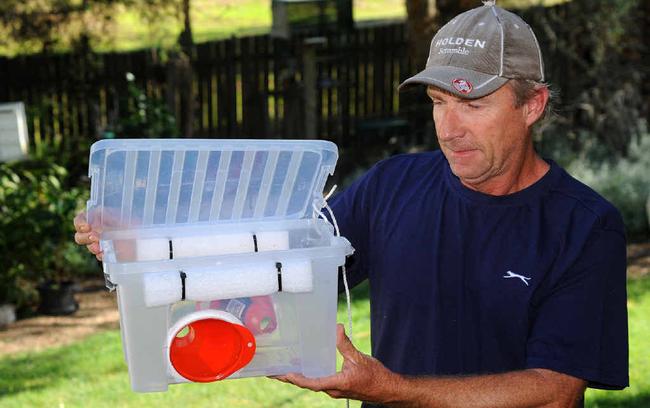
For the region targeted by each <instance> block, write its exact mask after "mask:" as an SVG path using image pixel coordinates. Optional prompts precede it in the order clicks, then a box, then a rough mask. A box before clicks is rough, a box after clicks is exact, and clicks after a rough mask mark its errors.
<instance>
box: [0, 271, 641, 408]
mask: <svg viewBox="0 0 650 408" xmlns="http://www.w3.org/2000/svg"><path fill="white" fill-rule="evenodd" d="M628 290H629V317H630V376H631V383H632V385H631V387H630V388H628V389H626V390H625V391H622V392H604V391H594V390H590V391H588V393H587V407H592V408H596V407H598V408H613V407H648V406H650V350H649V349H648V348H647V347H646V346H647V344H648V339H649V338H650V313H648V312H649V311H650V277H646V278H644V279H636V280H630V281H629V284H628ZM352 297H353V312H352V313H353V319H354V334H355V336H354V340H355V343H356V345H357V346H358V347H360V348H361V349H362V350H363V351H366V352H368V351H369V349H370V337H369V336H370V320H369V317H368V303H367V290H366V287H363V286H362V287H358V288H356V289H355V290H354V291H353V293H352ZM346 319H347V317H346V311H345V302H344V301H342V302H340V303H339V321H341V322H343V321H346ZM177 404H178V405H177ZM351 405H352V406H353V407H358V406H359V404H358V403H356V402H355V403H352V404H351ZM40 406H58V407H111V408H113V407H116V406H119V407H155V408H158V407H163V406H189V407H215V406H218V407H221V406H236V407H296V408H298V407H342V406H344V402H342V401H335V400H331V399H329V398H328V397H327V396H325V395H321V394H315V393H312V392H308V391H304V390H301V389H298V388H295V387H293V386H290V385H287V384H283V383H280V382H277V381H273V380H270V379H267V378H249V379H240V380H232V381H223V382H219V383H213V384H183V385H176V386H171V387H170V389H169V391H168V392H165V393H152V394H136V393H133V392H131V390H130V388H129V384H128V374H127V371H126V365H125V363H124V359H123V358H122V350H121V345H120V334H119V332H118V331H108V332H104V333H100V334H97V335H95V336H92V337H90V338H87V339H86V340H83V341H80V342H78V343H75V344H73V345H70V346H66V347H61V348H56V349H50V350H46V351H43V352H40V353H28V354H22V355H17V356H12V357H5V358H3V359H0V407H3V408H13V407H16V408H18V407H20V408H22V407H40Z"/></svg>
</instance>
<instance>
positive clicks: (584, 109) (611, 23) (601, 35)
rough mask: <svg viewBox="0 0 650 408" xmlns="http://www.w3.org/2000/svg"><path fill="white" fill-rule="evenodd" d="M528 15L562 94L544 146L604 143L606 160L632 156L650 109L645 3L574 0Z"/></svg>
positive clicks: (577, 147)
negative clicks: (630, 151) (629, 149)
mask: <svg viewBox="0 0 650 408" xmlns="http://www.w3.org/2000/svg"><path fill="white" fill-rule="evenodd" d="M523 15H524V18H525V19H526V21H528V22H529V23H530V24H531V26H532V27H533V29H534V31H535V32H536V34H537V37H538V39H539V41H540V44H541V47H542V50H543V52H544V59H545V62H546V64H545V70H546V73H547V80H548V81H549V82H550V83H551V84H552V85H553V86H554V88H556V89H557V90H559V94H560V100H559V104H558V105H557V107H556V108H557V109H556V110H557V113H558V115H557V116H555V117H554V118H553V119H552V120H551V121H549V124H548V125H547V126H546V128H545V129H544V132H543V136H542V137H541V140H540V141H539V142H540V144H541V145H543V146H544V147H545V149H547V150H548V149H553V150H557V149H554V148H553V146H554V145H559V144H561V145H563V146H564V148H565V149H567V150H566V151H565V152H564V153H565V154H571V153H574V154H575V153H577V154H579V153H580V152H581V151H582V150H583V149H584V148H585V146H586V145H587V144H589V143H593V142H595V141H596V142H598V144H599V145H600V146H601V149H600V152H601V153H602V154H603V156H604V157H614V158H618V157H620V156H625V155H626V154H627V147H628V146H629V144H630V141H631V140H632V139H633V138H635V137H637V136H638V135H639V128H638V127H637V126H636V124H637V123H640V122H641V121H642V120H643V119H644V118H647V114H648V109H650V105H648V100H647V96H645V95H646V94H647V92H648V88H647V85H646V83H647V81H646V80H644V76H645V75H647V68H644V62H643V57H642V56H643V53H644V52H646V53H647V51H648V48H647V47H648V45H647V41H644V37H643V31H642V27H643V24H644V23H643V2H642V1H640V0H607V1H593V0H573V1H571V2H569V3H566V4H564V5H561V6H558V7H555V8H547V9H544V8H541V7H539V8H531V9H529V10H526V11H525V12H524V13H523Z"/></svg>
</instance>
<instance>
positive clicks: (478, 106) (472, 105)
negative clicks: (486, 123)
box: [466, 103, 481, 109]
mask: <svg viewBox="0 0 650 408" xmlns="http://www.w3.org/2000/svg"><path fill="white" fill-rule="evenodd" d="M466 105H467V106H469V108H470V109H480V108H481V105H478V104H475V103H468V104H466Z"/></svg>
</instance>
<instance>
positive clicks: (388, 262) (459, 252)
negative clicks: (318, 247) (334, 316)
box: [330, 151, 628, 389]
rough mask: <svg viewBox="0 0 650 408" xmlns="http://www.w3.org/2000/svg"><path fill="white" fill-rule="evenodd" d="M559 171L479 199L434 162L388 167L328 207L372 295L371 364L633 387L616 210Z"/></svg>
mask: <svg viewBox="0 0 650 408" xmlns="http://www.w3.org/2000/svg"><path fill="white" fill-rule="evenodd" d="M549 163H550V170H549V171H548V172H547V173H546V174H545V175H544V176H543V177H542V178H541V179H540V180H539V181H537V182H536V183H534V184H533V185H531V186H529V187H528V188H526V189H524V190H522V191H519V192H516V193H514V194H510V195H506V196H490V195H486V194H483V193H479V192H477V191H474V190H470V189H468V188H466V187H465V186H463V185H462V184H461V182H460V181H459V179H458V178H457V177H456V176H455V175H453V173H452V172H451V169H450V167H449V164H448V163H447V160H446V159H445V158H444V156H443V155H442V154H441V153H440V152H439V151H437V152H429V153H419V154H408V155H401V156H395V157H393V158H390V159H387V160H385V161H383V162H380V163H379V164H377V165H376V166H374V167H373V168H372V169H371V170H370V171H368V173H366V174H365V175H364V176H363V177H361V178H360V179H359V180H357V181H356V182H355V183H354V184H353V185H351V186H350V187H349V188H348V189H346V190H345V191H344V192H342V193H341V194H339V195H337V196H336V197H334V198H333V199H332V200H331V203H330V204H331V207H332V209H333V211H334V213H335V215H336V217H337V220H338V224H339V226H340V229H341V235H343V236H345V237H347V238H348V239H349V240H350V242H351V243H352V246H353V247H354V248H355V249H356V252H355V254H354V255H353V257H352V258H351V259H350V260H349V262H348V264H349V269H348V273H349V276H350V281H351V284H352V285H355V284H358V283H360V282H361V281H363V280H365V279H369V283H370V309H371V340H372V354H373V355H374V356H375V357H376V358H378V359H379V360H380V361H381V362H382V363H383V364H385V365H386V366H387V367H388V368H389V369H391V370H393V371H395V372H398V373H402V374H408V375H459V374H462V375H471V374H488V373H499V372H505V371H512V370H521V369H526V368H546V369H550V370H554V371H557V372H561V373H565V374H569V375H572V376H574V377H578V378H581V379H584V380H587V381H588V382H589V385H590V386H591V387H598V388H606V389H620V388H624V387H626V386H627V385H628V346H627V312H626V289H625V272H626V259H625V236H624V229H623V223H622V220H621V217H620V214H619V213H618V211H617V210H616V209H615V208H614V207H613V206H612V205H611V204H610V203H608V202H607V201H606V200H604V199H603V198H602V197H600V196H599V195H598V194H597V193H595V192H594V191H593V190H591V189H590V188H588V187H587V186H585V185H583V184H582V183H580V182H578V181H577V180H575V179H574V178H572V177H571V176H570V175H569V174H567V173H566V172H565V171H564V170H563V169H561V168H560V167H559V166H557V164H555V163H553V162H549Z"/></svg>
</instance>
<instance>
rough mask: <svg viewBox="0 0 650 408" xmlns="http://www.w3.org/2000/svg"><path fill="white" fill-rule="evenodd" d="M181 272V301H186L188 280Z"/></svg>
mask: <svg viewBox="0 0 650 408" xmlns="http://www.w3.org/2000/svg"><path fill="white" fill-rule="evenodd" d="M169 242H171V241H169ZM180 272H181V287H182V292H181V300H185V279H186V278H187V275H186V274H185V272H183V271H180Z"/></svg>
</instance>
